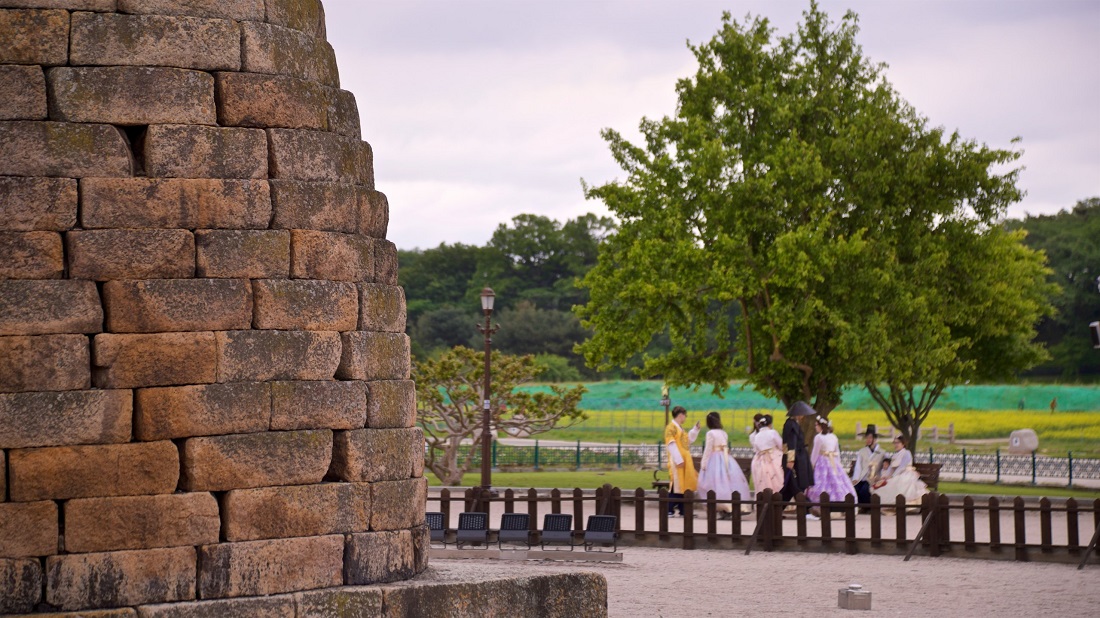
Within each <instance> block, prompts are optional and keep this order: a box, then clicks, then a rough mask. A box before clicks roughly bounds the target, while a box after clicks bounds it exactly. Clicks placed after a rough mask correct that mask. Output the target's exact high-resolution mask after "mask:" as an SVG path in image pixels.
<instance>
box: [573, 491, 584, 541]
mask: <svg viewBox="0 0 1100 618" xmlns="http://www.w3.org/2000/svg"><path fill="white" fill-rule="evenodd" d="M584 526H585V521H584V490H582V489H580V488H579V487H574V488H573V531H574V532H584Z"/></svg>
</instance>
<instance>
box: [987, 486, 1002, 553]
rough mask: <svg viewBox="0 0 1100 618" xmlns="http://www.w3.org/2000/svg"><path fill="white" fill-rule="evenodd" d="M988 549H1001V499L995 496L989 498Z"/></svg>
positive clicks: (996, 550) (995, 550) (997, 550)
mask: <svg viewBox="0 0 1100 618" xmlns="http://www.w3.org/2000/svg"><path fill="white" fill-rule="evenodd" d="M989 549H990V550H991V551H994V552H999V551H1001V501H1000V500H998V499H997V496H992V497H990V498H989Z"/></svg>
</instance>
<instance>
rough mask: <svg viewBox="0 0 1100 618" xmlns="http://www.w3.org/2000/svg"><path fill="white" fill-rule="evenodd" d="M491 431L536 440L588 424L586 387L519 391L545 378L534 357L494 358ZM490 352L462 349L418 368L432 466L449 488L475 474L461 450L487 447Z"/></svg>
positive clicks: (420, 411) (495, 355) (419, 399)
mask: <svg viewBox="0 0 1100 618" xmlns="http://www.w3.org/2000/svg"><path fill="white" fill-rule="evenodd" d="M491 362H492V367H491V375H490V395H489V409H490V430H491V431H499V432H502V433H505V434H508V435H524V436H526V435H535V434H539V433H542V432H545V431H548V430H550V429H553V428H554V427H555V426H556V425H559V424H562V425H564V426H568V425H570V424H572V423H574V422H577V421H580V420H583V419H584V413H583V412H582V411H581V410H580V408H579V407H578V404H579V403H580V400H581V396H582V395H583V394H584V392H585V388H584V387H583V386H575V387H572V388H567V387H564V386H558V385H554V386H551V387H550V392H537V393H530V392H523V391H517V390H516V387H517V386H519V385H520V384H524V383H526V382H530V381H532V380H533V379H534V378H535V377H536V376H537V375H538V373H539V368H538V366H537V365H536V363H535V358H534V357H533V356H529V355H528V356H510V355H506V354H502V353H500V352H499V351H493V352H492V355H491ZM484 377H485V364H484V353H483V352H478V351H476V350H472V349H470V348H464V347H456V348H452V349H451V350H450V351H448V352H446V353H444V354H442V355H440V356H439V357H438V358H434V359H428V360H423V361H418V362H416V363H415V365H414V371H413V379H414V380H416V399H417V412H418V414H417V419H418V423H419V425H420V427H421V428H422V429H423V430H424V439H425V441H426V442H427V444H428V447H429V450H428V459H427V462H426V465H427V466H428V468H429V469H430V470H431V471H432V472H433V473H435V474H436V475H437V476H438V477H439V478H441V479H443V480H444V481H445V482H447V483H452V484H453V483H457V482H458V481H459V479H461V477H462V475H463V474H464V473H466V472H467V471H469V470H470V467H471V466H472V465H473V459H472V458H471V456H470V453H469V451H466V453H465V456H464V457H460V446H461V445H463V444H469V445H472V446H473V447H474V448H473V450H474V451H477V450H478V448H477V447H479V446H480V445H481V443H482V414H483V406H482V392H483V388H484Z"/></svg>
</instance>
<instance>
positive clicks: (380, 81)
mask: <svg viewBox="0 0 1100 618" xmlns="http://www.w3.org/2000/svg"><path fill="white" fill-rule="evenodd" d="M807 6H808V0H807V1H805V2H804V1H794V0H769V1H757V0H752V1H732V0H731V1H727V2H717V1H712V0H675V1H674V0H664V1H656V0H539V1H536V0H527V1H522V0H431V1H427V0H371V1H369V2H363V1H361V0H326V2H325V12H326V16H327V25H328V39H329V41H330V42H331V43H332V46H333V48H335V50H336V58H337V61H338V63H339V67H340V80H341V86H342V87H343V88H345V89H347V90H350V91H352V92H353V93H355V98H356V101H357V102H358V105H359V114H360V116H361V117H362V124H363V139H365V140H366V141H368V142H370V144H371V145H372V146H373V148H374V154H375V174H376V177H377V184H378V189H379V190H381V191H382V192H384V193H386V195H387V196H388V197H389V201H390V229H389V238H390V240H392V241H393V242H395V243H396V244H397V246H398V247H399V248H401V249H413V248H421V249H425V248H430V247H435V246H438V245H439V243H441V242H446V243H448V244H451V243H457V242H461V243H466V244H474V245H483V244H485V242H486V241H488V239H489V237H490V236H491V235H492V232H493V230H494V229H496V227H497V225H499V224H501V223H505V222H508V221H510V220H511V218H512V217H513V216H515V215H517V214H521V213H535V214H541V215H545V216H548V217H551V218H553V219H556V220H558V221H562V222H564V221H565V220H566V219H571V218H574V217H576V216H578V215H582V214H584V213H586V212H595V213H599V214H606V210H605V209H604V208H603V205H602V204H601V203H599V202H594V201H587V200H585V199H584V196H583V193H582V190H581V184H580V181H581V179H582V178H583V179H584V180H586V181H587V182H589V183H592V184H601V183H603V182H606V181H609V180H612V179H615V178H618V177H621V170H620V169H619V168H618V167H617V166H616V165H615V163H614V161H613V160H612V159H611V156H610V153H609V151H608V148H607V146H606V144H605V143H604V142H603V140H602V138H600V135H599V132H600V130H601V129H603V128H608V127H610V128H614V129H616V130H619V131H620V132H622V133H624V134H626V135H628V136H630V137H631V138H632V139H635V138H636V137H637V135H638V134H637V131H636V127H637V126H638V122H639V121H640V120H641V119H642V118H643V117H649V118H660V117H662V116H665V115H671V114H673V113H674V111H675V107H676V97H675V92H674V86H675V82H676V79H678V78H680V77H685V76H688V75H691V74H693V73H694V71H695V67H696V65H695V62H694V57H693V56H692V55H691V53H690V51H688V49H687V47H686V46H685V42H686V41H691V42H693V43H698V42H702V41H705V40H707V39H710V38H711V37H712V36H713V35H714V34H715V33H716V32H717V30H718V28H719V26H720V23H721V14H722V11H724V10H728V11H730V12H731V13H732V14H733V15H734V17H736V18H739V19H740V18H742V17H744V16H745V14H746V13H752V14H753V15H762V16H765V17H767V18H768V19H769V20H771V22H772V25H773V26H774V27H776V28H777V32H776V34H777V36H782V35H786V34H789V33H790V32H791V31H792V30H793V28H794V26H795V24H796V23H797V22H798V21H800V19H801V13H802V11H803V10H805V9H806V7H807ZM821 6H822V8H823V9H824V10H825V11H826V12H827V13H828V14H829V16H830V18H832V19H833V20H839V19H840V17H841V16H842V15H843V13H844V11H846V10H847V9H852V10H854V11H855V12H856V13H857V14H858V15H859V22H860V28H861V31H860V34H859V37H858V40H859V42H860V43H861V44H862V46H863V51H864V54H865V55H866V56H867V57H869V58H870V59H871V60H872V61H875V62H883V63H886V64H887V65H889V66H888V68H887V71H886V76H887V78H888V79H889V80H890V82H891V83H893V85H894V87H895V88H896V89H897V90H898V92H900V93H901V95H902V96H903V97H904V98H905V99H906V100H907V101H909V102H910V103H911V104H912V105H913V106H914V107H915V108H916V109H917V110H918V112H920V113H921V114H922V115H924V116H926V117H927V118H928V119H929V120H930V121H931V122H932V124H933V125H937V126H942V127H944V128H946V129H947V130H948V132H950V131H953V130H958V131H959V133H960V134H961V135H962V136H963V137H966V138H970V139H975V140H977V141H979V142H984V143H986V144H988V145H989V146H991V147H995V148H1007V147H1010V140H1011V139H1012V138H1014V137H1020V138H1021V139H1022V143H1021V147H1022V149H1023V150H1024V156H1023V158H1022V160H1021V164H1022V165H1023V166H1024V167H1025V168H1026V169H1025V170H1024V172H1023V173H1022V175H1021V178H1020V185H1021V186H1022V188H1023V189H1024V190H1025V191H1026V192H1027V196H1026V197H1025V198H1024V200H1023V201H1022V202H1021V203H1019V204H1017V205H1016V206H1014V207H1013V208H1012V209H1011V210H1010V212H1009V214H1010V216H1014V217H1022V216H1023V215H1024V214H1025V213H1030V214H1046V213H1054V212H1057V211H1059V210H1061V209H1064V208H1069V207H1072V206H1073V204H1074V203H1076V202H1077V201H1078V200H1080V199H1084V198H1087V197H1092V196H1100V1H1097V0H1069V1H1058V0H1040V1H1032V0H999V1H994V0H950V1H934V0H891V1H889V2H887V1H883V0H873V1H871V0H868V1H861V0H849V1H847V2H841V1H832V0H825V1H823V2H821Z"/></svg>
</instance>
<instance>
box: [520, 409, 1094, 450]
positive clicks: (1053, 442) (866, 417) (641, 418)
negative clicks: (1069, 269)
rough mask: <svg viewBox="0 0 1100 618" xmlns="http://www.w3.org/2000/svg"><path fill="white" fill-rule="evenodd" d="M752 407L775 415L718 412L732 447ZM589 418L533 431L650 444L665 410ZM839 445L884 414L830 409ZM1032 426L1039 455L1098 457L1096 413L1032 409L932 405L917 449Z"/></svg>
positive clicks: (972, 442)
mask: <svg viewBox="0 0 1100 618" xmlns="http://www.w3.org/2000/svg"><path fill="white" fill-rule="evenodd" d="M757 412H765V413H770V414H773V415H776V412H775V411H773V410H726V411H722V412H721V414H722V420H723V425H724V426H725V428H726V431H727V433H729V435H730V440H731V441H732V442H733V444H734V446H748V434H747V433H746V429H747V428H748V427H749V426H750V425H751V423H752V417H753V415H754V414H755V413H757ZM586 413H587V414H588V419H587V420H585V421H584V422H582V423H580V424H578V425H574V426H573V427H570V428H568V429H556V430H554V431H550V432H548V433H545V434H540V435H539V436H537V437H538V438H539V439H544V440H568V441H574V440H582V441H585V442H609V443H615V442H616V441H618V440H622V441H623V443H624V444H639V443H645V444H654V443H656V442H657V441H659V440H660V439H661V434H662V430H663V427H664V422H665V414H664V410H589V411H587V412H586ZM705 416H706V411H704V410H699V411H694V410H693V411H690V412H689V413H688V422H689V423H694V422H695V421H697V420H699V421H702V420H703V419H704V417H705ZM782 419H783V417H782V415H781V413H780V415H779V416H776V428H777V429H778V428H779V426H780V425H781V423H782ZM830 419H832V421H833V426H834V427H835V429H836V433H837V436H838V437H840V440H841V446H842V448H845V449H854V448H858V447H859V446H860V445H861V441H860V440H859V439H858V438H856V436H855V433H856V431H855V430H856V423H857V422H858V423H860V424H861V425H862V426H863V427H866V426H867V425H868V424H870V423H874V424H876V425H878V426H879V427H880V431H882V430H881V428H884V427H889V423H888V422H887V421H886V415H885V414H884V413H882V412H881V411H872V410H834V411H833V412H832V414H830ZM952 424H953V425H954V430H955V437H956V442H955V443H954V444H951V443H949V442H948V441H947V439H946V435H947V429H948V427H949V426H950V425H952ZM932 427H936V428H938V431H939V433H940V439H939V440H935V441H934V440H931V439H930V435H931V429H932ZM1023 428H1029V429H1034V430H1035V432H1036V433H1037V434H1038V435H1039V454H1041V455H1051V456H1056V457H1065V456H1066V453H1067V452H1072V453H1073V455H1074V457H1092V458H1100V412H1055V413H1054V414H1051V413H1050V412H1048V411H1036V410H1031V411H1028V410H1024V411H1020V410H943V411H940V410H933V411H932V413H931V414H930V415H929V416H928V420H927V421H925V423H924V426H923V430H924V432H925V433H924V437H923V438H922V439H921V441H920V442H919V443H918V445H917V448H919V449H920V450H921V451H927V450H928V448H929V447H931V448H932V449H933V450H934V451H935V452H942V453H958V452H961V451H962V449H964V448H965V449H966V451H967V452H968V453H993V452H994V451H995V450H996V449H997V448H998V447H1000V448H1002V449H1004V448H1007V446H1008V436H1009V434H1010V433H1012V431H1014V430H1016V429H1023Z"/></svg>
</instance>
